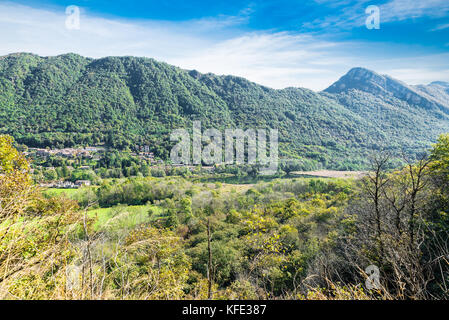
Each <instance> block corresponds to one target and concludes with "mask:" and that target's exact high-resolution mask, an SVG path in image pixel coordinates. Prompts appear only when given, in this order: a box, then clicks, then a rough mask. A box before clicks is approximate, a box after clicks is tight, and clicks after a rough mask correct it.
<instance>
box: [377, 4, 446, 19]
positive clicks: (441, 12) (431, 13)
mask: <svg viewBox="0 0 449 320" xmlns="http://www.w3.org/2000/svg"><path fill="white" fill-rule="evenodd" d="M380 10H381V19H382V21H402V20H406V19H414V18H421V17H432V18H436V17H444V16H445V15H447V13H448V12H449V1H447V0H425V1H416V0H392V1H390V2H388V3H386V4H384V5H382V6H380Z"/></svg>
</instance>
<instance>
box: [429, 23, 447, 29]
mask: <svg viewBox="0 0 449 320" xmlns="http://www.w3.org/2000/svg"><path fill="white" fill-rule="evenodd" d="M447 28H449V23H446V24H440V25H438V26H436V27H435V28H433V29H432V30H430V31H440V30H444V29H447Z"/></svg>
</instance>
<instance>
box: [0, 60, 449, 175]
mask: <svg viewBox="0 0 449 320" xmlns="http://www.w3.org/2000/svg"><path fill="white" fill-rule="evenodd" d="M414 101H418V102H417V103H413V101H412V102H411V101H405V100H401V99H400V98H397V97H396V96H395V95H394V94H391V95H388V94H386V93H385V92H383V93H382V95H378V94H376V92H375V93H372V92H370V91H369V90H367V91H363V90H360V88H358V89H357V90H356V89H351V90H345V91H339V92H336V93H315V92H313V91H311V90H307V89H300V88H287V89H283V90H273V89H270V88H266V87H263V86H260V85H257V84H255V83H252V82H249V81H247V80H245V79H243V78H238V77H233V76H216V75H213V74H200V73H199V72H196V71H186V70H182V69H179V68H176V67H173V66H170V65H168V64H165V63H160V62H157V61H155V60H153V59H146V58H135V57H108V58H103V59H98V60H93V59H89V58H84V57H81V56H78V55H75V54H66V55H61V56H57V57H39V56H36V55H32V54H25V53H20V54H12V55H8V56H4V57H1V58H0V133H3V134H10V135H12V136H14V138H15V139H16V140H17V141H18V142H19V143H23V144H26V145H28V146H30V147H64V146H65V147H68V146H75V145H95V144H100V143H105V144H106V145H107V146H110V147H113V148H115V149H121V150H124V149H131V150H133V149H134V148H135V146H136V145H149V146H150V149H151V151H152V152H154V153H155V155H156V157H160V158H162V159H168V156H169V151H170V149H171V143H170V141H169V133H170V131H171V130H172V129H174V128H180V127H181V128H191V121H192V120H201V122H202V126H203V128H211V127H215V128H221V129H223V128H244V129H245V128H253V129H255V128H264V129H268V128H277V129H278V130H279V140H280V152H281V156H282V157H283V158H287V159H290V158H296V159H301V169H305V170H308V169H317V168H321V167H325V168H335V169H360V168H364V167H366V166H367V165H368V160H367V159H368V155H369V154H370V153H371V152H372V151H377V150H381V149H387V150H390V151H392V152H393V153H394V154H395V155H396V156H398V155H400V154H402V153H403V152H405V153H407V154H408V155H410V156H411V157H414V156H415V155H416V153H417V152H419V151H422V150H424V149H425V148H426V147H428V146H429V144H430V142H433V139H434V137H435V136H438V135H439V134H440V133H442V132H445V131H447V130H448V129H449V126H448V124H447V123H448V122H447V120H448V116H447V113H445V112H442V111H441V110H439V111H438V110H435V109H432V108H430V109H429V108H427V107H425V106H423V105H421V104H420V103H419V101H420V100H419V99H418V100H414Z"/></svg>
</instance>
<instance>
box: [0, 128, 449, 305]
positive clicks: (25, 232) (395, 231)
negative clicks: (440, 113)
mask: <svg viewBox="0 0 449 320" xmlns="http://www.w3.org/2000/svg"><path fill="white" fill-rule="evenodd" d="M12 143H13V141H12V139H11V138H9V137H7V136H0V164H1V167H0V173H1V174H2V176H1V177H0V179H1V183H0V200H1V201H0V298H7V299H17V298H26V299H45V298H53V299H54V298H58V299H73V298H77V299H186V298H187V299H207V298H213V299H273V298H284V299H305V298H307V299H335V298H336V299H378V298H386V299H441V298H448V291H447V283H448V281H449V263H448V260H447V257H448V254H449V252H448V250H447V243H448V240H449V219H448V212H449V205H448V197H447V195H448V194H449V192H448V191H449V190H448V186H449V176H448V172H449V171H448V168H449V160H448V159H449V137H448V136H447V135H443V136H441V137H440V139H439V141H438V143H437V144H436V145H435V146H434V148H433V149H432V151H431V154H430V157H429V158H427V157H424V156H423V157H422V158H421V159H420V160H419V161H417V162H416V163H410V164H408V165H406V166H405V167H404V168H403V169H400V170H396V171H389V170H387V169H386V168H388V167H389V166H388V162H389V161H390V159H389V157H388V156H387V155H384V154H381V155H378V156H376V157H374V158H373V159H372V165H373V168H372V171H371V173H370V174H369V175H368V176H367V177H365V178H363V179H361V180H344V179H305V178H300V179H299V178H298V179H275V180H272V181H268V182H259V183H255V184H249V185H241V184H223V183H220V182H215V183H210V182H201V181H199V180H198V179H189V178H183V177H180V176H179V177H161V178H156V177H135V178H126V179H125V178H123V179H115V180H114V179H110V180H104V181H103V182H102V184H101V185H100V186H99V187H86V188H82V189H79V190H78V191H76V193H74V194H72V195H71V196H70V197H71V199H69V198H67V196H66V195H64V194H62V195H52V194H48V193H46V192H43V190H41V189H39V188H36V187H34V186H33V185H32V183H31V179H30V178H29V172H28V170H27V168H28V166H27V164H26V161H24V160H23V158H22V157H21V156H20V154H19V153H18V152H17V151H16V150H15V149H14V147H13V145H12ZM209 248H210V249H209ZM368 265H376V266H377V267H378V268H379V270H380V285H379V287H378V288H377V289H374V290H369V289H367V288H366V286H365V285H364V284H365V280H366V279H367V276H368V275H367V274H366V273H365V270H366V267H367V266H368ZM209 288H210V290H209Z"/></svg>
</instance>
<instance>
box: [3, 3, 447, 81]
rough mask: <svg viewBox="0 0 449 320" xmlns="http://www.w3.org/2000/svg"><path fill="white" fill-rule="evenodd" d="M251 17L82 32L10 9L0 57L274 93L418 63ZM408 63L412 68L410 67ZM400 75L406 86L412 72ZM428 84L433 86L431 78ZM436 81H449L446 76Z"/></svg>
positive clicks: (93, 26) (112, 23)
mask: <svg viewBox="0 0 449 320" xmlns="http://www.w3.org/2000/svg"><path fill="white" fill-rule="evenodd" d="M248 14H250V9H248V10H245V11H242V12H241V13H240V14H239V15H237V16H236V17H232V16H221V17H216V18H206V19H200V20H193V21H183V22H178V23H172V22H167V21H127V20H113V19H105V18H101V17H95V16H90V15H87V14H86V13H84V12H82V15H81V29H80V30H68V29H66V28H65V19H66V16H65V11H64V10H61V12H55V11H49V10H41V9H34V8H30V7H26V6H20V5H16V4H12V3H3V4H0V39H1V40H0V41H1V46H0V55H5V54H9V53H12V52H32V53H36V54H39V55H44V56H47V55H57V54H63V53H67V52H75V53H78V54H81V55H84V56H88V57H93V58H98V57H104V56H111V55H113V56H122V55H133V56H145V57H152V58H155V59H157V60H161V61H165V62H168V63H171V64H174V65H177V66H179V67H181V68H185V69H196V70H198V71H200V72H212V73H216V74H233V75H237V76H242V77H245V78H248V79H249V80H251V81H255V82H257V83H260V84H263V85H266V86H270V87H274V88H284V87H289V86H301V87H306V88H310V89H314V90H322V89H324V88H326V87H327V86H329V85H330V84H331V83H332V82H334V81H336V80H337V79H338V78H339V77H340V76H342V75H343V74H344V73H345V72H347V71H348V70H349V69H350V68H351V67H355V66H365V67H369V68H371V69H373V70H378V69H379V66H381V67H382V68H383V69H384V70H386V71H388V69H391V70H393V69H407V68H409V67H410V65H411V66H416V65H417V64H416V61H412V60H407V59H399V60H400V62H398V61H396V60H394V59H393V60H380V59H379V58H376V57H373V56H372V54H371V51H372V50H371V49H372V46H375V45H370V44H364V43H355V42H333V41H326V40H322V39H321V38H317V37H315V36H312V35H311V34H302V35H297V34H291V33H285V32H278V33H273V32H268V31H267V32H256V33H247V32H241V31H238V30H237V31H236V28H235V27H236V26H238V25H239V24H242V23H243V24H244V23H246V21H247V19H248ZM217 35H219V36H217ZM376 49H377V50H378V49H379V48H376ZM368 57H369V58H368ZM407 61H409V62H410V63H412V64H410V65H407V64H406V62H407ZM434 61H437V62H438V63H436V62H435V63H434V64H432V65H431V66H430V67H429V68H428V72H429V70H430V71H432V70H433V71H434V72H435V74H434V75H435V76H437V75H438V74H437V72H438V70H442V69H447V61H449V60H446V62H444V61H443V60H442V59H437V60H434ZM419 62H420V66H421V67H420V68H426V64H428V61H426V59H421V60H420V61H419ZM398 63H399V64H398ZM399 66H400V67H399ZM441 66H444V67H443V68H442V67H441ZM379 71H380V70H379ZM386 73H388V72H386ZM397 74H398V75H400V76H401V77H402V78H400V79H401V80H406V79H405V78H406V75H407V74H406V73H400V72H397ZM414 74H415V75H416V77H415V78H416V79H419V78H420V76H419V74H420V72H415V73H414ZM427 74H429V73H427ZM422 79H423V80H427V76H426V77H422ZM433 80H446V81H447V80H449V79H441V76H440V77H439V78H435V79H433Z"/></svg>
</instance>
